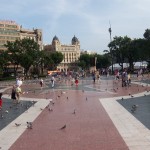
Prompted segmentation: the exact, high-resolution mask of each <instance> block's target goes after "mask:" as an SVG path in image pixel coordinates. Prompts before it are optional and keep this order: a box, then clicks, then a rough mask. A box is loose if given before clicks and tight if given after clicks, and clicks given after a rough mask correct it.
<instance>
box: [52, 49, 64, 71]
mask: <svg viewBox="0 0 150 150" xmlns="http://www.w3.org/2000/svg"><path fill="white" fill-rule="evenodd" d="M51 59H52V61H53V62H54V65H53V67H54V68H53V69H56V67H57V65H58V64H59V63H60V62H62V60H63V54H62V53H61V52H57V51H56V52H53V53H51Z"/></svg>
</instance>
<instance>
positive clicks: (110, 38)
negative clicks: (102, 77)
mask: <svg viewBox="0 0 150 150" xmlns="http://www.w3.org/2000/svg"><path fill="white" fill-rule="evenodd" d="M109 25H110V27H109V29H108V31H109V34H110V42H111V41H112V39H111V32H112V30H111V24H110V21H109ZM110 54H111V67H112V69H111V72H112V74H113V71H114V68H113V53H112V50H111V48H110Z"/></svg>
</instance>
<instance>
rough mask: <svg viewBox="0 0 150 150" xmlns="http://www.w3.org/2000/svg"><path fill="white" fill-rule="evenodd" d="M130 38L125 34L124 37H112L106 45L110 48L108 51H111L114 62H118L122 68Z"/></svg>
mask: <svg viewBox="0 0 150 150" xmlns="http://www.w3.org/2000/svg"><path fill="white" fill-rule="evenodd" d="M130 42H131V39H130V38H129V37H127V36H125V37H121V36H119V37H117V36H116V37H114V39H113V41H111V42H110V43H109V45H108V47H109V48H110V50H111V51H110V53H112V55H113V57H115V59H116V62H117V63H119V65H120V66H121V68H122V69H123V63H124V62H125V58H127V50H128V47H129V45H130Z"/></svg>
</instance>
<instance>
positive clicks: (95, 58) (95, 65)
mask: <svg viewBox="0 0 150 150" xmlns="http://www.w3.org/2000/svg"><path fill="white" fill-rule="evenodd" d="M94 59H95V62H94V65H95V71H96V62H97V57H95V58H94Z"/></svg>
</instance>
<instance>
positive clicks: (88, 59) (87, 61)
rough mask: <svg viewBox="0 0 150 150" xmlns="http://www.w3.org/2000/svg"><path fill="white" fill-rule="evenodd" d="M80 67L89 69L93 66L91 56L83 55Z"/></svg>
mask: <svg viewBox="0 0 150 150" xmlns="http://www.w3.org/2000/svg"><path fill="white" fill-rule="evenodd" d="M78 65H79V66H80V65H81V67H84V69H89V67H90V66H91V56H90V55H89V54H81V55H80V58H79V63H78Z"/></svg>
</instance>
